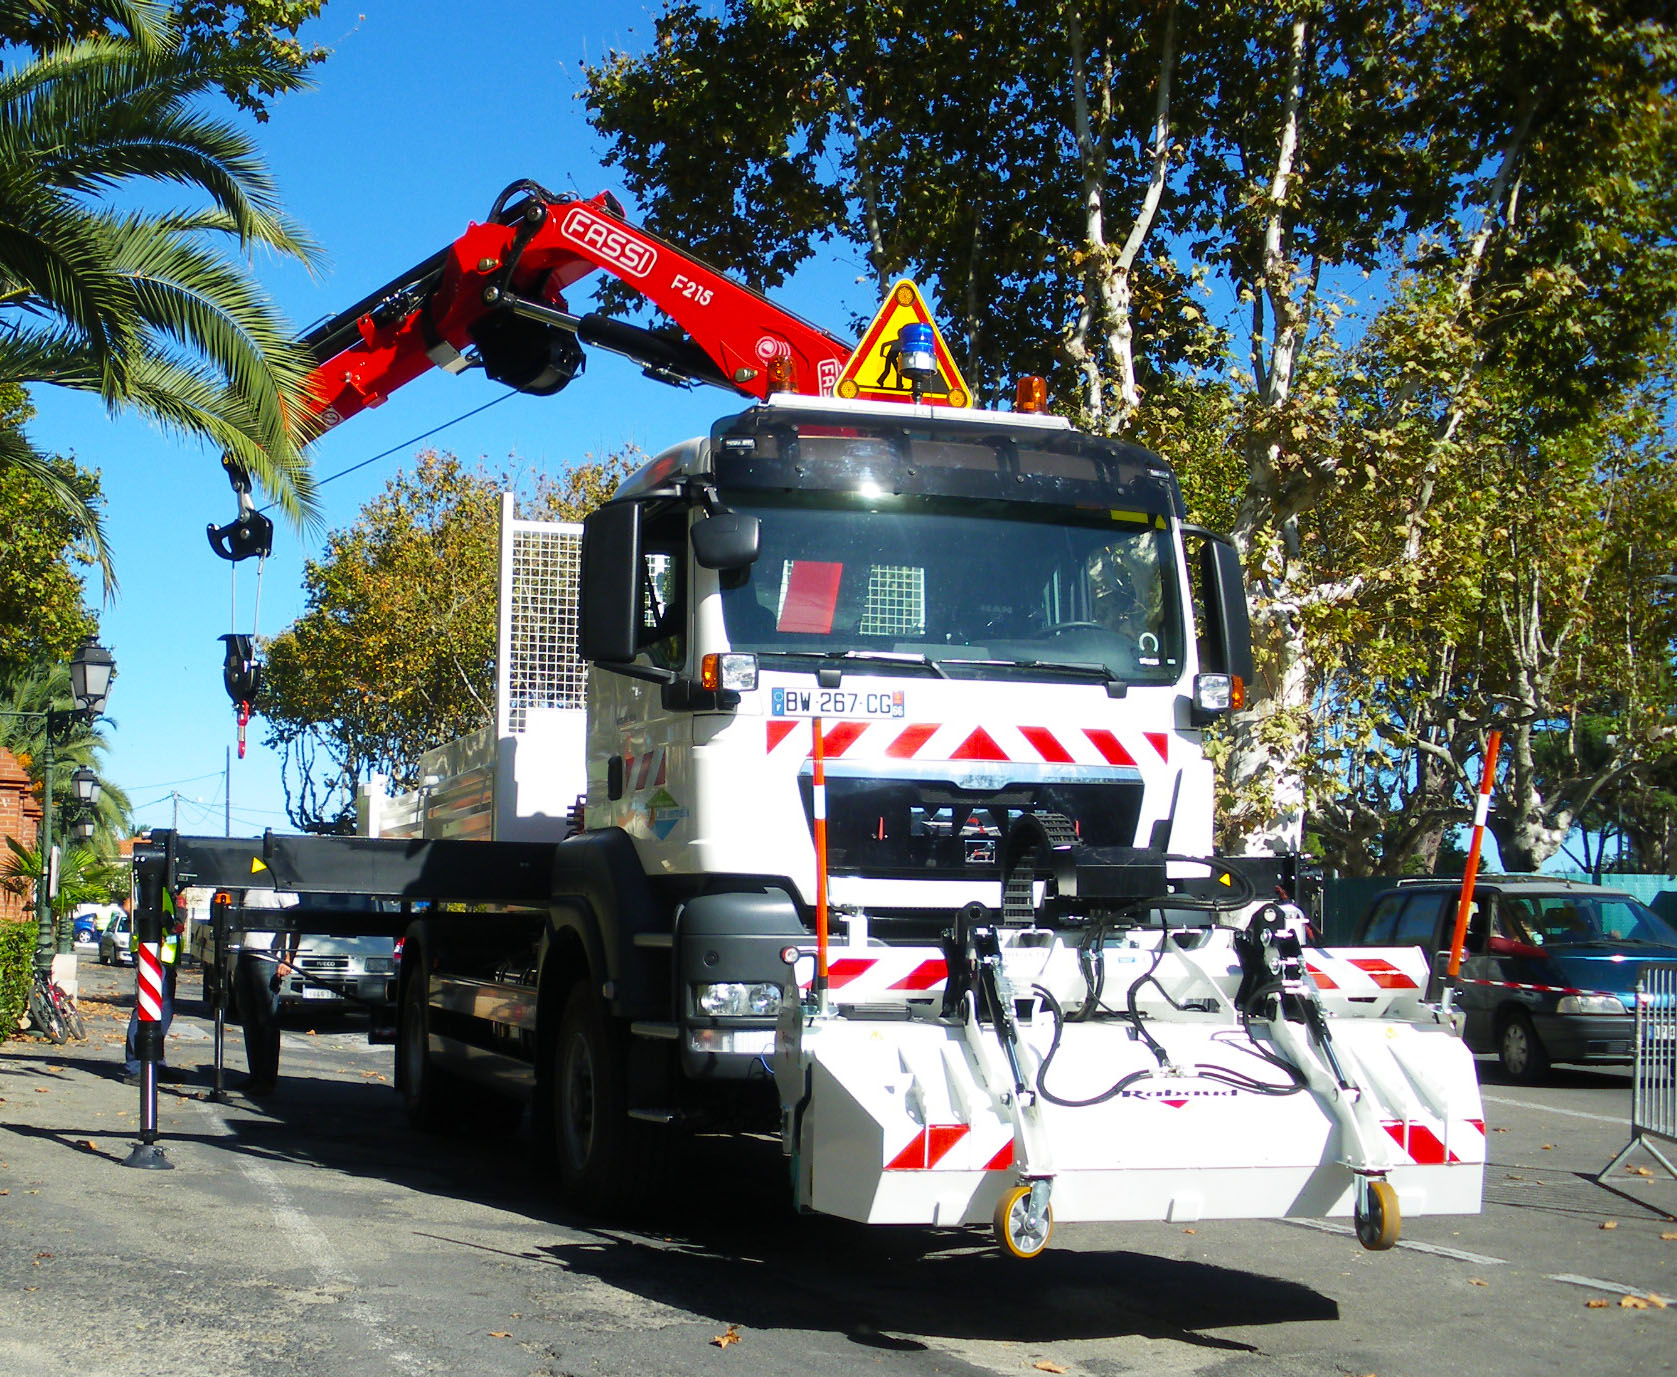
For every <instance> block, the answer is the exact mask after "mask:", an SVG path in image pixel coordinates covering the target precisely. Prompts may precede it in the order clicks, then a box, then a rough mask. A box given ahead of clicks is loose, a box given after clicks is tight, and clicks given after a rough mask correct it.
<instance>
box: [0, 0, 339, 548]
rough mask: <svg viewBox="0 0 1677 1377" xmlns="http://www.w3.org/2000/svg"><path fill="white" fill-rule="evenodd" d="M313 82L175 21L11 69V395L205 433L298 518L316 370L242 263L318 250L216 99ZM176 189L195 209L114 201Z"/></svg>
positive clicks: (3, 105) (6, 379) (266, 54)
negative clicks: (101, 404)
mask: <svg viewBox="0 0 1677 1377" xmlns="http://www.w3.org/2000/svg"><path fill="white" fill-rule="evenodd" d="M60 8H68V7H60ZM108 8H109V7H97V8H96V11H95V12H96V13H99V14H103V13H106V12H107V11H108ZM129 8H130V9H138V8H144V7H135V6H130V7H129ZM4 17H6V16H5V12H0V19H3V18H4ZM94 27H95V28H96V29H97V27H98V26H97V25H95V26H94ZM301 84H302V76H301V73H300V68H299V67H298V66H297V64H296V63H295V62H293V61H292V60H291V59H290V58H289V57H287V56H286V55H284V54H283V53H280V52H278V51H276V50H274V49H273V48H271V47H269V46H264V45H263V44H261V43H254V42H251V43H245V42H238V43H228V44H225V45H222V44H219V43H217V42H216V41H214V40H213V39H212V38H211V37H209V36H208V35H207V34H201V35H200V39H199V40H195V42H194V44H192V45H187V44H185V43H183V41H182V38H181V35H180V33H179V32H178V31H176V30H174V29H173V28H171V27H169V26H168V25H167V24H153V25H151V26H149V27H145V28H144V29H143V31H142V33H141V35H140V36H138V37H129V36H101V35H98V34H97V33H96V36H93V37H86V38H76V39H74V40H73V41H64V42H59V43H57V44H55V45H53V46H48V47H46V48H45V49H44V50H43V51H42V52H41V53H40V54H39V55H38V56H36V57H33V58H31V59H29V60H27V61H23V62H20V63H17V64H15V65H13V66H11V67H10V68H9V69H8V70H6V71H4V72H3V73H0V325H3V326H4V334H3V337H0V384H21V385H26V386H27V385H35V384H50V385H54V386H61V387H69V388H74V389H77V390H80V391H88V392H96V393H98V394H99V395H100V396H101V397H102V398H103V399H104V401H105V402H106V404H107V405H108V406H109V407H110V408H111V409H112V410H114V411H115V410H125V409H132V410H136V411H138V412H140V413H141V414H143V415H146V416H149V417H150V418H152V419H153V420H155V421H157V422H159V423H160V424H162V425H163V426H164V427H165V428H166V429H171V430H174V431H177V432H180V433H183V434H192V435H197V436H201V437H203V438H206V439H208V440H209V441H210V442H211V443H213V444H214V445H216V446H217V447H218V448H219V449H221V450H223V451H225V452H230V453H232V454H233V455H234V456H235V457H236V458H237V459H238V460H239V461H240V462H241V463H243V464H244V465H245V467H246V468H247V469H248V470H249V471H250V472H251V473H252V475H253V476H255V477H256V478H257V479H258V481H259V482H261V483H262V484H263V486H264V488H265V489H266V490H267V491H268V492H269V493H270V494H271V495H272V496H273V498H274V499H275V500H276V501H277V502H278V503H279V505H280V506H281V507H282V508H283V509H284V510H285V511H286V512H287V513H288V514H289V515H291V516H292V517H293V518H295V519H299V520H301V519H305V518H307V517H308V516H309V515H310V514H311V512H312V510H313V488H312V480H311V478H310V475H309V469H308V463H307V460H306V459H305V457H304V456H303V454H302V451H301V448H300V444H301V441H302V440H303V439H304V438H306V437H304V436H303V435H301V434H300V433H299V430H298V426H299V424H300V421H299V420H298V419H296V418H301V417H303V416H305V415H307V414H308V413H307V408H306V395H305V392H304V378H305V377H306V374H307V370H308V367H309V361H308V359H307V358H306V356H305V355H304V354H303V352H302V351H301V350H300V349H299V348H298V347H297V346H296V344H295V343H294V341H293V338H292V335H293V332H292V330H291V328H290V326H289V325H288V324H287V322H286V321H285V320H284V319H283V317H281V315H280V314H279V312H278V311H277V309H276V308H275V307H274V305H273V304H272V302H271V301H270V300H269V299H268V298H267V297H266V295H264V294H263V292H262V291H261V290H260V289H259V287H258V286H257V280H256V277H255V275H254V271H253V269H252V267H251V265H250V263H249V262H248V259H247V258H246V257H245V255H248V254H249V253H250V251H252V250H253V249H255V248H256V247H257V246H264V247H266V248H268V249H271V250H273V251H275V252H277V253H280V254H283V255H286V256H290V257H295V258H298V259H301V260H303V261H305V262H309V261H312V259H313V256H314V249H313V246H312V245H311V244H310V243H309V241H308V239H307V237H306V236H305V235H303V234H302V232H301V231H300V230H299V229H298V228H297V227H296V226H295V225H294V224H292V223H291V222H290V221H289V220H288V218H287V217H286V216H285V214H284V211H283V209H282V207H281V205H280V202H279V197H278V193H277V190H276V189H275V187H274V185H273V183H272V180H271V179H270V178H269V176H268V174H267V172H266V170H265V169H264V168H263V166H262V163H261V160H260V158H259V156H258V154H257V151H256V147H255V144H254V142H253V141H252V139H251V138H250V137H249V136H248V134H246V133H244V132H243V131H241V130H239V129H238V128H236V127H235V126H234V125H233V124H231V123H229V122H227V121H224V120H218V119H215V118H213V117H211V116H210V115H209V114H208V113H206V110H205V100H206V98H207V97H210V96H212V95H214V93H216V92H217V91H219V90H220V89H223V88H230V89H234V90H240V91H252V92H257V93H259V94H260V93H279V92H283V91H289V90H294V89H296V88H297V87H298V86H300V85H301ZM174 187H185V188H188V189H189V190H191V191H193V192H195V193H197V194H198V195H199V197H200V198H201V203H200V204H199V205H197V206H195V207H190V208H185V209H178V210H174V209H146V210H127V211H119V210H117V209H115V208H114V207H112V206H111V205H109V204H108V203H107V202H108V198H110V197H111V196H112V195H113V194H116V193H134V194H136V197H137V199H140V200H142V201H145V200H151V201H153V203H155V201H154V198H155V197H156V195H157V193H159V192H161V191H163V190H164V189H165V188H174ZM8 434H10V435H11V436H12V438H11V440H10V441H9V442H8V443H6V444H4V445H0V465H3V466H5V467H7V468H9V469H13V470H22V471H25V472H31V473H33V474H34V476H35V477H37V478H38V479H42V480H43V481H48V482H49V488H50V490H52V491H54V492H55V493H57V494H58V496H59V497H60V498H61V500H62V501H63V503H64V505H65V507H66V510H70V511H72V513H73V514H74V515H75V516H77V517H78V519H85V515H86V511H85V507H83V508H81V509H76V508H75V504H74V502H73V497H74V494H73V492H70V491H69V490H67V489H65V488H64V487H63V486H62V485H59V486H58V487H56V488H52V487H50V471H48V470H47V469H46V468H45V466H43V465H42V464H40V463H39V462H34V463H32V461H31V454H30V452H29V451H27V448H26V447H24V446H21V445H20V444H19V442H18V440H17V436H16V434H15V433H13V432H8ZM0 438H4V437H0Z"/></svg>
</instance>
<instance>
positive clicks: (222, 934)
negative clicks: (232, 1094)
mask: <svg viewBox="0 0 1677 1377" xmlns="http://www.w3.org/2000/svg"><path fill="white" fill-rule="evenodd" d="M232 902H233V896H232V895H231V894H229V893H228V892H227V891H226V890H224V889H218V890H217V891H216V893H215V898H213V899H211V900H210V939H211V951H210V959H211V960H212V961H214V962H215V967H214V969H215V980H214V983H213V984H212V985H211V987H210V988H211V989H213V990H214V991H215V997H214V998H213V999H212V1000H211V1001H210V1008H211V1010H212V1013H213V1015H214V1019H215V1069H214V1071H213V1073H212V1086H213V1088H212V1089H211V1090H210V1098H211V1099H212V1100H214V1101H216V1102H217V1103H218V1104H219V1103H223V1102H225V1101H226V1099H227V1089H226V1087H225V1086H224V1085H223V1084H222V1063H223V1061H224V1060H225V1058H226V1054H227V980H228V974H227V909H228V907H229V906H230V905H231V904H232Z"/></svg>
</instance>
